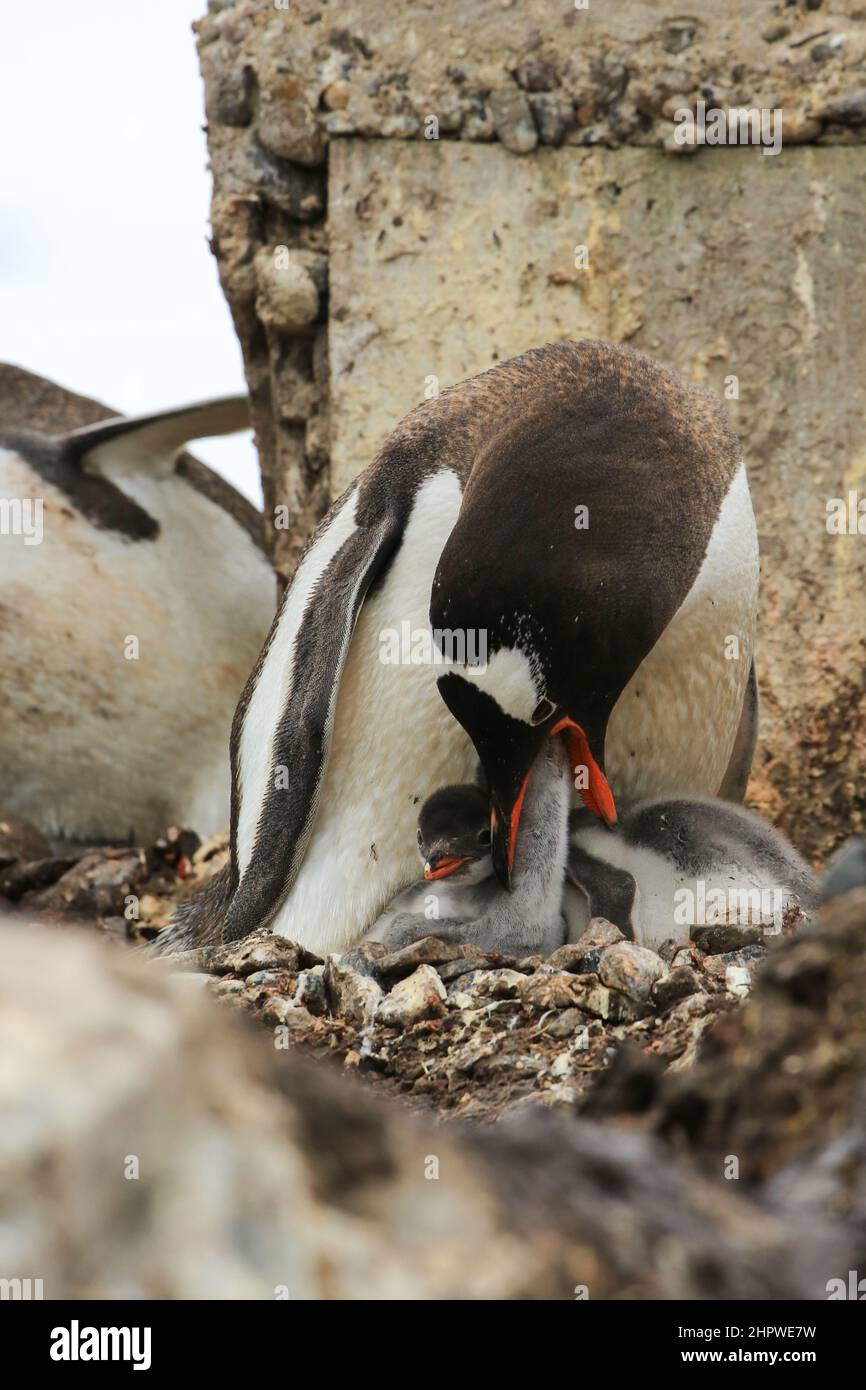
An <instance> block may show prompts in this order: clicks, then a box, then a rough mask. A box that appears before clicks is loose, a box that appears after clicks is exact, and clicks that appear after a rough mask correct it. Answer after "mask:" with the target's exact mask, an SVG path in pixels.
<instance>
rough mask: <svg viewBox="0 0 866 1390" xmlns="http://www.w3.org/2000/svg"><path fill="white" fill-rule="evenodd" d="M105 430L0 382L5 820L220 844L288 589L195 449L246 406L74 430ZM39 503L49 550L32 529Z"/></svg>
mask: <svg viewBox="0 0 866 1390" xmlns="http://www.w3.org/2000/svg"><path fill="white" fill-rule="evenodd" d="M106 413H107V412H106V411H105V408H104V407H100V406H99V405H97V404H96V403H94V402H88V401H87V400H85V399H84V398H82V397H77V396H75V395H73V394H72V393H71V392H66V391H63V390H62V388H60V387H57V386H54V385H53V384H52V383H50V382H46V381H44V380H43V379H42V378H40V377H37V376H34V375H32V374H31V373H28V372H23V371H21V370H20V369H19V368H15V367H0V498H2V499H3V520H4V523H5V524H4V526H3V534H2V535H0V611H2V621H0V696H2V703H3V706H4V719H3V722H2V726H0V806H2V807H3V810H4V811H5V812H6V813H7V814H9V815H15V816H22V817H26V818H27V819H29V820H32V821H34V822H35V823H36V824H37V825H38V826H39V827H40V829H41V830H42V831H43V832H44V833H46V834H47V835H49V836H51V837H54V838H56V839H67V840H79V841H92V840H100V839H102V840H104V839H115V840H116V839H121V838H123V839H126V837H127V836H130V835H131V836H132V837H133V839H135V840H138V841H147V840H149V839H152V838H153V837H154V836H155V835H157V834H159V833H161V832H162V831H163V830H164V829H165V827H166V826H167V825H170V824H172V823H174V824H177V823H180V824H187V825H192V826H194V827H195V829H196V830H197V831H198V832H199V833H200V834H209V833H211V832H213V831H216V830H219V829H221V828H222V827H223V826H224V825H225V823H226V821H227V819H228V815H229V789H230V779H229V769H228V760H227V758H226V755H225V745H224V742H223V740H224V739H226V738H227V737H228V731H229V728H230V724H231V717H232V712H233V710H234V707H235V704H236V702H237V697H238V692H239V690H240V689H241V686H242V683H243V680H244V677H245V675H246V673H247V671H248V670H249V666H250V664H251V663H252V662H253V661H254V660H255V655H256V652H257V651H258V649H259V646H260V644H261V641H262V638H263V636H264V633H265V632H266V630H267V626H268V623H269V622H270V620H271V617H272V615H273V611H274V606H275V602H276V587H275V582H274V578H273V573H272V570H271V567H270V565H269V563H268V560H267V557H266V555H265V554H264V551H263V549H262V546H261V540H260V536H261V515H260V513H258V512H257V511H256V509H255V508H254V507H252V506H251V505H250V503H248V502H247V501H246V499H245V498H243V497H241V496H240V494H239V493H237V492H235V490H234V488H232V487H230V486H229V485H228V484H227V483H225V482H224V481H223V480H222V479H221V478H220V477H219V476H218V475H217V474H215V473H213V472H211V470H210V469H209V468H206V467H205V466H204V465H203V464H201V463H200V462H199V461H198V460H196V459H194V458H191V457H190V456H189V455H188V454H183V453H182V452H181V450H182V447H183V445H184V444H185V442H186V441H187V440H189V439H195V438H197V437H199V436H206V435H214V434H225V433H231V432H233V431H235V430H238V429H243V428H244V427H245V426H246V425H247V423H248V418H247V417H248V412H247V403H246V399H245V398H243V397H233V398H229V399H225V400H219V401H210V402H205V403H204V404H201V405H195V406H189V407H185V408H181V409H178V410H171V411H165V412H162V413H160V414H157V415H151V416H144V417H140V418H138V419H124V418H120V417H111V418H109V419H107V420H97V421H96V422H95V423H91V424H88V425H85V426H84V427H83V428H78V429H74V428H69V426H70V425H72V424H74V423H75V422H76V421H79V422H80V421H81V420H82V418H83V419H87V420H91V421H92V420H93V419H94V415H97V416H99V415H103V416H104V415H105V414H106ZM40 422H44V428H42V427H40ZM55 429H62V430H63V431H64V432H63V433H49V432H47V431H52V430H55ZM37 500H38V501H41V503H42V518H41V530H42V536H41V542H37V541H36V539H35V532H34V534H33V536H31V538H30V540H28V537H27V536H26V535H24V534H21V527H20V526H17V525H16V524H15V523H16V522H17V517H18V513H21V515H22V516H23V517H26V516H27V515H28V510H27V509H28V508H30V509H32V505H33V504H34V503H35V502H36V501H37ZM16 508H17V509H18V512H16ZM22 508H24V509H25V510H24V511H23V512H22V511H21V509H22ZM29 514H30V515H31V519H33V517H34V514H33V512H32V510H31V511H30V512H29ZM130 639H134V640H132V641H131V640H130ZM136 643H137V646H136Z"/></svg>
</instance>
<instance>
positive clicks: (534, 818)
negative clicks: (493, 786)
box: [367, 739, 571, 956]
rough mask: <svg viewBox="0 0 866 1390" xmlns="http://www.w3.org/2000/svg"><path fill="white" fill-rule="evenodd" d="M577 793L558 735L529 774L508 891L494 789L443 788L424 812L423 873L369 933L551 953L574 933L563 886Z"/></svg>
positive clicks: (396, 943) (403, 941) (393, 943)
mask: <svg viewBox="0 0 866 1390" xmlns="http://www.w3.org/2000/svg"><path fill="white" fill-rule="evenodd" d="M570 801H571V781H570V777H569V771H568V761H567V757H566V753H565V748H564V746H563V745H562V743H561V742H560V740H559V739H551V740H550V741H549V742H548V744H547V745H545V747H544V748H543V749H542V752H541V754H540V755H539V757H538V758H537V759H536V762H535V763H534V765H533V768H532V772H531V774H530V777H529V782H528V786H527V791H526V797H525V801H524V805H523V812H522V827H523V828H522V834H521V837H520V843H519V845H518V847H517V855H516V859H515V863H514V873H513V882H512V891H510V892H509V891H507V890H506V889H505V888H503V887H502V885H501V884H500V883H499V882H498V880H497V879H496V878H495V876H494V874H493V866H492V862H491V859H490V848H489V847H490V830H489V827H490V810H489V805H488V802H487V798H486V797H485V796H484V795H483V793H481V792H480V791H479V789H478V788H477V787H474V786H471V785H464V786H458V787H446V788H444V789H443V790H442V791H441V792H436V793H434V795H433V796H432V797H431V798H430V799H429V801H427V802H426V803H425V805H424V807H423V808H422V811H421V815H420V817H419V821H418V836H419V839H418V844H419V850H420V852H421V855H422V858H423V857H424V856H425V855H426V856H427V857H426V859H424V880H422V881H421V882H420V883H417V884H415V885H414V886H413V887H412V888H407V889H405V890H404V891H403V892H402V893H400V894H399V895H398V896H397V897H396V898H395V899H394V901H393V902H392V903H390V904H389V905H388V908H387V910H386V912H384V913H383V914H382V916H381V917H380V918H379V920H378V921H377V922H376V923H375V924H374V926H373V928H372V930H371V931H370V933H369V934H368V938H367V939H369V940H372V941H382V942H384V944H385V945H386V946H388V948H389V949H390V950H399V949H400V947H401V946H405V945H407V944H408V943H409V942H410V941H415V940H417V939H418V938H419V937H424V936H437V937H440V938H442V939H450V940H452V941H460V942H470V943H471V944H472V945H473V946H477V947H478V948H479V950H481V951H501V952H504V953H506V954H508V955H514V956H527V955H534V954H536V953H537V954H540V955H543V956H548V955H550V953H551V951H555V950H556V948H557V946H561V945H562V943H563V941H564V940H565V934H566V924H565V919H564V917H563V913H562V892H563V883H564V876H565V869H566V859H567V852H568V834H567V832H568V810H569V805H570ZM479 851H480V853H479Z"/></svg>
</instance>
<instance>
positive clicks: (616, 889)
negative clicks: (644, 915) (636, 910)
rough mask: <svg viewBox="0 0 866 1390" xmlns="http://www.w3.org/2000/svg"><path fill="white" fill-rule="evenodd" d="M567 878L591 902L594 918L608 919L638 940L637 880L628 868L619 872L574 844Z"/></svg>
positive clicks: (569, 849)
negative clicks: (634, 918) (634, 914)
mask: <svg viewBox="0 0 866 1390" xmlns="http://www.w3.org/2000/svg"><path fill="white" fill-rule="evenodd" d="M565 876H566V879H567V880H568V882H569V883H572V884H574V886H575V888H580V889H581V891H582V892H584V893H585V894H586V896H587V899H588V900H589V915H590V917H604V918H605V919H606V920H607V921H608V922H612V923H613V925H614V926H615V927H619V929H620V931H621V932H622V933H623V934H624V936H625V937H626V938H627V939H628V940H629V941H633V940H634V925H633V923H632V909H633V907H634V899H635V891H636V889H635V881H634V879H633V878H632V876H631V874H630V873H628V872H627V870H625V869H617V868H615V867H614V866H613V864H608V863H606V862H605V861H604V860H602V859H596V857H595V855H594V854H588V853H587V851H586V850H585V849H581V848H580V847H579V846H578V845H574V844H571V845H569V847H568V867H567V869H566V871H565Z"/></svg>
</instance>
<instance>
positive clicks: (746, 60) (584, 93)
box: [196, 0, 866, 165]
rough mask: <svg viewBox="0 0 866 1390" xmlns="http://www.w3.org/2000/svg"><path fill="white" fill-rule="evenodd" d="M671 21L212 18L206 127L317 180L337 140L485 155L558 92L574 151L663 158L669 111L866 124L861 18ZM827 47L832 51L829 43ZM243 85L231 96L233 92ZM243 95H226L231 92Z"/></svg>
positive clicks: (727, 13)
mask: <svg viewBox="0 0 866 1390" xmlns="http://www.w3.org/2000/svg"><path fill="white" fill-rule="evenodd" d="M698 9H699V13H697V14H695V15H694V16H692V15H689V16H686V17H682V16H677V17H672V16H671V7H670V6H669V5H667V4H664V3H660V0H621V3H619V4H617V5H615V6H613V5H604V4H597V3H590V4H589V5H588V6H587V8H586V9H583V10H578V9H576V8H575V6H574V5H573V4H570V5H562V6H558V7H551V6H550V5H549V4H547V3H545V0H522V2H521V3H520V4H513V3H510V0H509V3H505V4H504V3H503V0H443V3H438V4H432V3H429V0H408V3H406V4H403V5H401V6H400V7H399V9H394V10H393V11H389V10H388V8H387V7H385V8H383V7H381V6H370V5H369V4H367V3H365V0H292V2H291V4H289V5H287V7H286V8H285V10H283V11H280V10H279V9H278V8H277V6H276V5H270V4H269V5H262V4H260V3H258V0H234V3H232V2H231V0H229V3H228V4H227V3H225V0H211V5H210V13H209V14H208V16H207V17H206V18H205V19H203V20H201V21H200V22H199V24H198V25H197V26H196V27H197V30H198V35H199V45H200V53H201V63H202V69H203V72H204V74H205V79H206V83H207V87H208V90H209V92H211V93H213V99H212V100H211V101H209V106H208V115H209V118H210V119H211V120H217V119H219V120H220V121H221V122H222V123H224V124H225V125H228V126H239V125H243V124H250V123H251V126H252V129H253V130H254V132H255V133H256V135H257V137H258V138H259V139H260V140H261V141H262V143H263V144H266V145H267V147H268V148H269V149H271V150H272V151H273V152H274V153H275V154H277V155H279V156H281V157H283V158H286V159H291V160H295V161H298V162H299V163H301V164H303V165H310V164H315V163H318V162H319V161H320V160H321V159H322V158H323V157H324V153H325V143H326V141H327V140H328V138H329V137H333V136H343V135H361V136H365V137H368V138H369V137H382V136H384V137H386V138H394V139H407V140H424V139H427V138H429V134H428V132H429V121H430V118H431V117H435V118H436V119H437V120H438V121H439V134H440V138H441V137H446V138H452V139H453V138H457V139H461V140H470V141H471V140H480V141H486V140H490V139H491V138H493V135H494V133H498V132H497V130H496V124H495V122H494V123H492V128H491V123H490V122H489V121H488V119H487V116H488V109H489V108H490V107H491V106H495V105H496V104H497V101H500V102H503V101H505V100H506V98H513V97H514V95H515V94H516V96H517V97H518V98H519V97H520V96H521V95H522V93H523V92H526V93H528V94H537V93H551V92H555V93H556V94H557V95H558V96H559V97H560V98H561V99H562V100H563V101H564V102H567V103H568V105H569V107H570V108H571V109H572V111H573V113H574V130H573V132H572V133H571V135H570V136H569V139H571V140H572V141H573V142H574V143H575V144H581V145H587V144H597V143H604V144H610V145H614V146H616V145H621V144H623V143H635V144H641V145H661V144H662V143H663V142H664V140H665V138H666V136H667V135H668V134H669V132H670V128H671V115H672V109H668V108H669V107H672V108H673V109H675V108H676V107H677V106H680V105H682V106H685V105H689V104H693V103H694V102H695V101H697V100H698V99H699V98H701V97H703V98H704V99H706V100H708V101H710V102H713V103H715V104H716V105H719V106H721V105H724V106H728V105H734V106H751V105H756V106H759V107H760V106H770V107H776V106H782V107H783V108H784V110H785V113H786V117H787V116H789V117H790V121H791V125H792V127H794V128H799V126H801V125H802V123H803V122H804V121H806V120H813V121H814V124H815V127H816V129H815V134H814V136H813V137H812V138H821V139H824V140H834V139H841V138H845V137H846V136H847V135H849V134H850V132H851V131H852V129H853V130H854V131H855V132H856V130H857V128H858V126H859V125H861V124H862V114H861V113H860V108H859V107H858V106H857V104H856V102H854V103H853V109H852V96H853V94H855V93H856V92H857V91H858V90H861V89H862V87H863V80H862V71H863V68H862V64H863V59H864V55H866V32H864V27H863V16H862V7H861V6H860V4H859V3H858V0H841V3H837V4H835V5H834V6H833V8H832V12H829V11H827V9H826V7H825V8H823V9H821V10H820V12H813V11H812V10H811V9H810V7H809V6H804V5H803V4H797V5H796V6H792V5H784V4H780V3H779V0H735V3H732V4H730V5H725V6H713V7H709V6H700V7H698ZM827 31H829V33H828V32H827ZM812 36H815V37H816V40H817V41H816V42H811V41H810V40H811V37H812ZM230 75H233V76H234V82H233V84H232V83H230V82H229V77H230ZM227 84H228V85H227Z"/></svg>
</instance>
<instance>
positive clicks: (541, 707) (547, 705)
mask: <svg viewBox="0 0 866 1390" xmlns="http://www.w3.org/2000/svg"><path fill="white" fill-rule="evenodd" d="M555 709H556V705H555V704H554V703H553V701H552V700H548V698H547V696H546V695H545V697H544V699H543V700H539V702H538V704H537V705H536V706H535V709H534V710H533V712H532V723H533V724H543V723H544V721H545V719H549V718H550V716H551V715H552V714H553V712H554V710H555Z"/></svg>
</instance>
